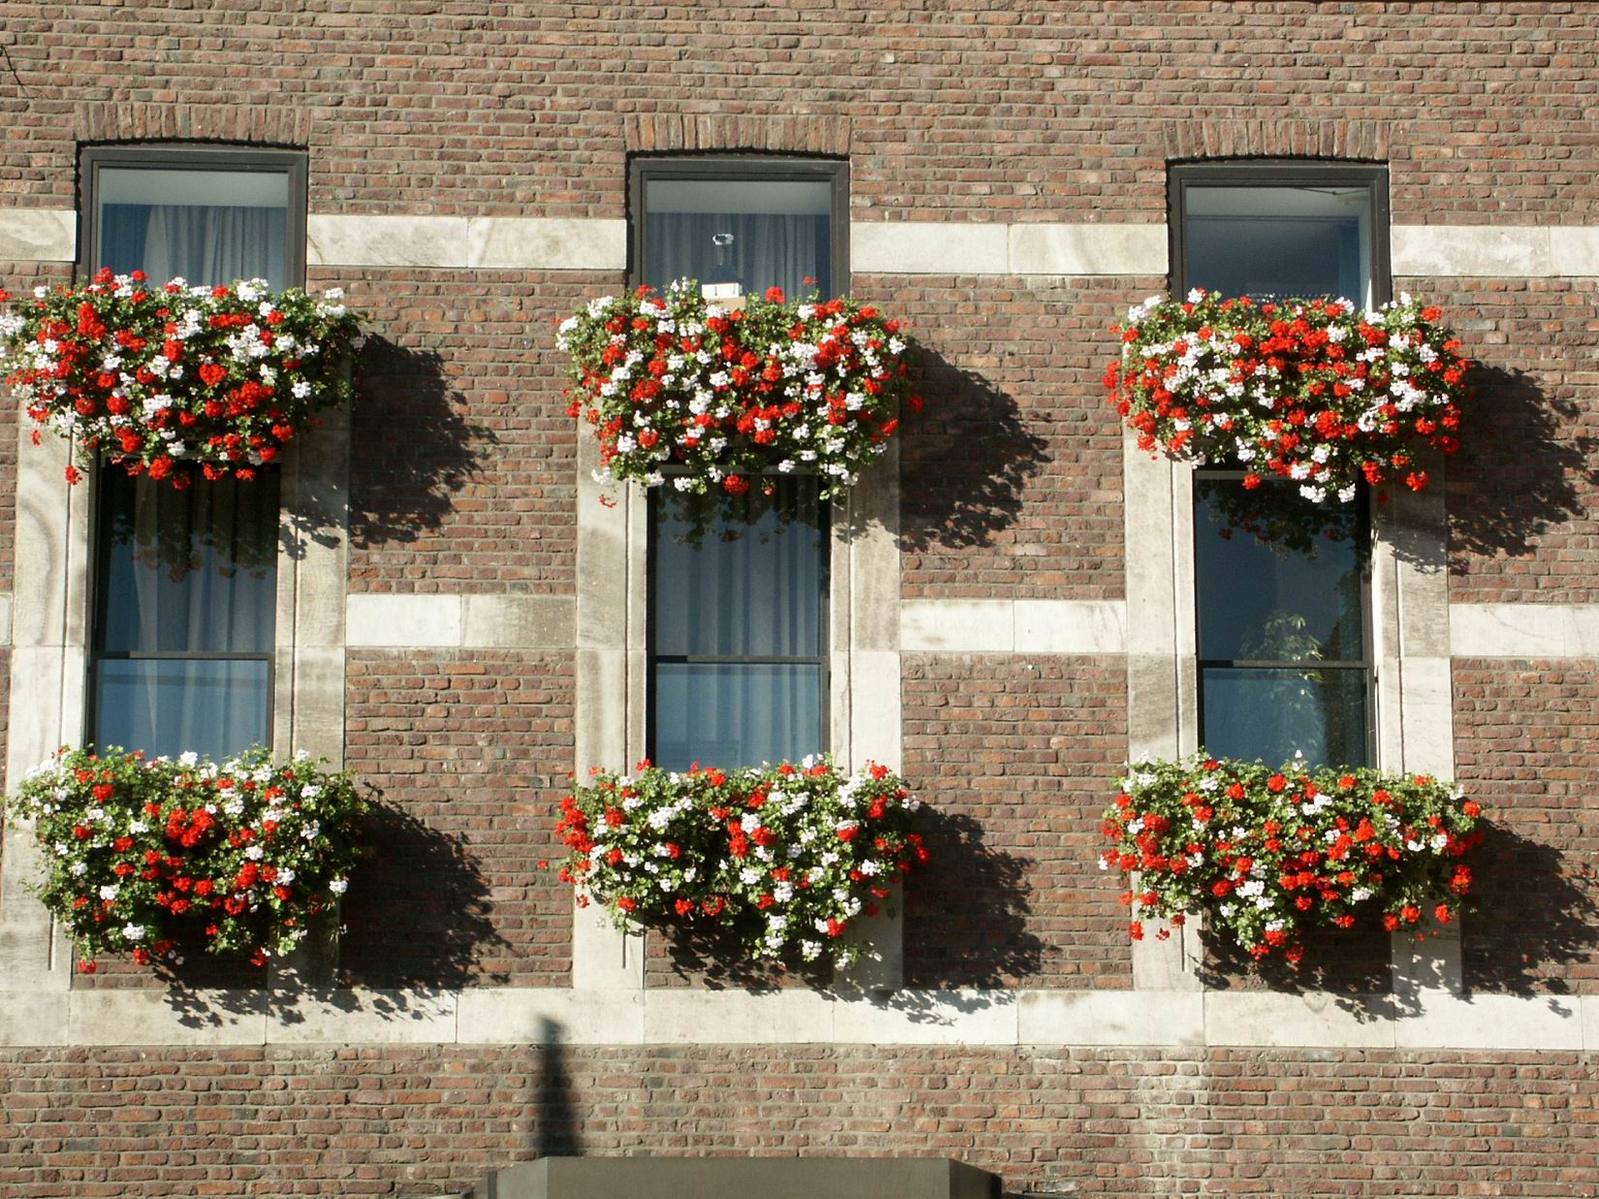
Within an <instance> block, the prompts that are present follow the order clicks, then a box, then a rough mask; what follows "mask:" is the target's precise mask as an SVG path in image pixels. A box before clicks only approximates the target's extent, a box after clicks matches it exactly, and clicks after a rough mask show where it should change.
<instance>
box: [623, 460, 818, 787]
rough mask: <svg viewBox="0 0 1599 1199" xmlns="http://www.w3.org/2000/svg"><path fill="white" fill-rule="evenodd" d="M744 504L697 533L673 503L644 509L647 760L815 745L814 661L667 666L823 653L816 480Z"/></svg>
mask: <svg viewBox="0 0 1599 1199" xmlns="http://www.w3.org/2000/svg"><path fill="white" fill-rule="evenodd" d="M725 502H726V501H719V503H725ZM749 507H750V501H748V500H745V501H742V502H736V503H732V504H729V506H728V508H727V509H724V510H723V511H722V518H721V519H718V520H716V521H715V522H713V523H711V524H710V527H708V528H707V527H703V525H699V524H697V523H696V521H695V520H694V519H693V513H692V511H691V508H692V503H691V502H690V501H685V500H683V499H682V498H681V497H678V496H676V495H675V494H670V493H669V494H663V495H661V496H660V498H659V499H658V500H657V502H656V504H655V506H654V510H653V521H652V532H653V552H654V574H653V576H652V578H651V595H650V620H651V625H650V628H651V635H652V638H653V642H652V647H653V653H654V655H655V658H656V661H655V663H654V683H655V688H654V691H655V695H654V702H655V711H654V728H655V753H656V755H657V757H658V758H659V760H660V761H661V763H662V764H663V765H666V766H670V767H675V768H682V767H684V766H687V765H688V764H689V763H690V762H692V761H694V760H696V759H698V760H699V761H701V762H703V763H705V764H706V765H708V766H711V765H714V766H724V767H731V766H743V765H753V764H755V763H758V762H761V761H764V760H773V761H775V760H778V759H780V758H796V757H800V756H803V755H805V754H808V753H816V752H819V751H820V750H822V749H824V748H825V747H826V734H825V730H824V729H823V728H822V719H821V716H822V706H823V704H822V699H823V696H822V687H823V682H824V679H825V672H824V671H823V669H822V667H821V665H820V664H819V663H818V662H815V661H811V662H806V661H803V660H800V661H794V660H790V661H776V662H773V661H743V662H740V661H733V662H705V661H688V662H684V661H680V660H674V659H682V658H706V657H715V658H747V659H772V658H778V659H784V658H786V659H805V658H811V659H816V658H819V657H821V655H822V654H823V653H824V652H825V650H826V634H825V629H824V628H823V623H824V620H825V604H824V600H825V591H826V585H827V571H826V564H827V522H826V519H825V516H824V515H823V512H822V509H821V506H820V505H819V503H818V502H817V498H816V480H815V479H811V478H806V479H785V480H783V481H782V482H781V483H780V484H779V492H778V495H777V496H776V497H775V499H774V501H773V502H771V503H770V504H768V503H766V502H765V501H757V502H756V508H757V510H756V511H749V510H748V509H749ZM780 514H781V516H786V517H787V519H786V520H784V519H781V517H780ZM696 531H697V533H698V536H696V535H695V533H696Z"/></svg>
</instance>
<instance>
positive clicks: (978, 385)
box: [900, 346, 1049, 553]
mask: <svg viewBox="0 0 1599 1199" xmlns="http://www.w3.org/2000/svg"><path fill="white" fill-rule="evenodd" d="M914 369H915V370H916V371H917V372H918V374H919V376H920V378H919V380H918V384H919V387H920V390H921V393H922V394H923V396H925V398H926V402H927V406H926V409H925V411H924V412H923V414H922V415H921V416H919V417H915V418H912V419H910V420H907V422H906V424H905V427H904V431H903V433H902V437H903V441H902V443H901V448H900V477H901V479H902V480H905V481H907V485H906V486H905V490H904V498H903V500H902V501H901V504H900V520H901V522H902V523H901V530H900V545H901V548H902V549H904V550H906V551H910V552H916V553H925V552H927V551H929V550H932V549H934V548H943V549H959V548H962V547H970V546H987V545H991V544H992V543H993V537H994V534H996V533H998V532H1000V531H1002V530H1004V529H1006V528H1008V527H1009V526H1010V525H1011V524H1013V523H1014V522H1015V520H1016V518H1017V517H1018V516H1019V515H1020V513H1021V510H1022V492H1023V491H1024V490H1025V488H1026V486H1027V483H1028V480H1030V479H1032V478H1033V477H1035V476H1036V475H1037V474H1039V472H1040V471H1042V470H1043V468H1044V464H1045V463H1046V462H1047V461H1048V460H1049V448H1048V445H1047V443H1046V442H1045V441H1044V439H1043V438H1042V437H1040V436H1039V435H1038V434H1037V433H1035V432H1034V431H1033V430H1032V428H1031V427H1030V426H1029V425H1028V423H1027V421H1026V420H1025V419H1024V417H1023V416H1022V412H1021V408H1020V407H1019V406H1018V404H1017V403H1016V399H1015V397H1013V396H1012V395H1010V394H1009V393H1008V392H1005V391H1002V390H1000V389H999V388H998V387H996V386H995V385H994V384H993V383H991V382H989V381H988V380H987V379H985V378H983V376H981V375H979V374H978V373H977V372H975V371H969V370H963V369H962V368H961V367H959V366H956V365H955V364H954V363H952V362H950V361H949V360H948V359H946V358H944V357H943V356H942V355H940V354H939V353H938V352H937V351H935V350H932V349H929V348H928V347H926V346H921V347H919V348H918V351H917V354H916V358H915V362H914Z"/></svg>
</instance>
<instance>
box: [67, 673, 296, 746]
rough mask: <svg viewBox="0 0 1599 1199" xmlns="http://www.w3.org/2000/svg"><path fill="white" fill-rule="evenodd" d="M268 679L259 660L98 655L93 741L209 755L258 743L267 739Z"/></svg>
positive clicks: (269, 689) (268, 713) (268, 714)
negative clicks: (100, 657) (137, 657)
mask: <svg viewBox="0 0 1599 1199" xmlns="http://www.w3.org/2000/svg"><path fill="white" fill-rule="evenodd" d="M270 683H271V675H270V672H269V671H268V664H267V663H266V662H264V661H260V660H256V661H246V662H239V661H228V660H226V659H215V658H210V659H195V658H189V659H173V658H166V659H153V660H152V659H140V660H134V661H127V660H119V659H109V660H108V659H102V660H101V661H100V662H99V663H97V665H96V667H95V697H94V712H95V722H94V723H95V729H94V742H95V744H96V745H100V746H110V745H120V746H122V747H123V748H124V749H142V750H144V751H145V752H146V753H148V754H152V755H154V754H164V755H166V756H168V757H174V756H176V755H178V754H181V753H186V752H188V751H190V750H192V751H194V752H195V753H200V754H206V755H209V756H210V757H212V758H216V759H221V758H225V757H227V756H229V755H230V754H236V753H238V752H240V751H241V750H245V749H248V748H249V747H250V746H252V745H257V744H262V745H264V744H266V743H267V742H268V741H269V740H270V739H271V730H270V728H269V727H268V725H269V718H270V715H271V710H272V703H271V700H272V696H271V685H270Z"/></svg>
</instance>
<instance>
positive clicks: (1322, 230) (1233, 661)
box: [1171, 164, 1388, 765]
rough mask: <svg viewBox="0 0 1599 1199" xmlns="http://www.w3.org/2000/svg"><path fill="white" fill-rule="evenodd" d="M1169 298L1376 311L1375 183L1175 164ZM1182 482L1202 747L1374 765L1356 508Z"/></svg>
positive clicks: (1380, 257) (1365, 542) (1225, 478)
mask: <svg viewBox="0 0 1599 1199" xmlns="http://www.w3.org/2000/svg"><path fill="white" fill-rule="evenodd" d="M1171 190H1172V196H1171V199H1172V209H1173V217H1174V219H1173V236H1174V245H1173V255H1172V261H1173V263H1174V279H1173V283H1174V290H1176V291H1177V292H1179V293H1182V292H1186V291H1188V290H1189V289H1190V288H1194V287H1203V288H1206V289H1207V290H1211V291H1219V292H1222V293H1224V294H1227V295H1244V294H1248V295H1252V296H1255V297H1257V298H1258V297H1261V296H1269V295H1279V296H1289V295H1292V296H1322V295H1332V296H1343V297H1346V298H1349V299H1352V300H1354V301H1355V302H1356V303H1357V304H1361V305H1369V304H1372V303H1376V302H1380V301H1382V300H1385V299H1386V298H1387V295H1388V278H1387V252H1386V240H1385V239H1386V233H1387V212H1386V207H1385V195H1386V174H1385V173H1384V172H1383V171H1382V170H1381V169H1379V168H1355V167H1345V168H1331V167H1326V166H1322V165H1319V164H1238V165H1225V166H1224V165H1218V164H1205V165H1203V166H1192V167H1176V168H1173V170H1172V178H1171ZM1230 465H1236V464H1217V465H1216V466H1214V467H1205V468H1201V469H1199V470H1197V471H1196V472H1195V476H1194V568H1195V582H1196V596H1195V608H1196V612H1197V619H1198V658H1199V724H1200V743H1201V744H1202V745H1204V746H1205V747H1206V749H1208V750H1209V751H1210V752H1211V753H1215V754H1222V755H1226V756H1229V757H1240V758H1246V759H1253V758H1261V759H1264V760H1265V761H1267V762H1272V763H1276V762H1281V761H1286V760H1288V759H1289V758H1291V757H1293V755H1294V754H1295V753H1299V754H1303V755H1304V757H1305V758H1306V759H1307V760H1308V761H1310V762H1312V763H1318V764H1319V763H1328V764H1332V763H1336V764H1340V765H1360V764H1364V763H1366V762H1368V761H1370V759H1371V757H1372V753H1373V736H1372V727H1373V719H1372V718H1373V706H1374V690H1373V682H1374V674H1373V669H1372V653H1371V630H1370V621H1369V617H1368V613H1369V610H1370V603H1369V576H1370V564H1369V545H1370V540H1371V523H1370V516H1369V508H1368V503H1367V497H1366V496H1365V495H1361V496H1360V497H1359V498H1358V501H1357V502H1356V503H1354V504H1350V505H1330V506H1329V505H1316V504H1312V503H1311V502H1310V501H1309V500H1306V499H1304V498H1303V497H1301V496H1300V495H1299V493H1298V488H1297V486H1296V485H1295V484H1293V483H1292V482H1288V481H1281V480H1273V481H1268V482H1266V483H1264V484H1263V485H1262V486H1261V487H1260V488H1258V489H1257V490H1255V491H1254V492H1246V491H1245V490H1244V489H1243V488H1242V487H1241V486H1240V485H1239V479H1240V478H1241V476H1242V473H1243V472H1242V471H1241V470H1237V469H1229V466H1230Z"/></svg>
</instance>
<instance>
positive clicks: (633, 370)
mask: <svg viewBox="0 0 1599 1199" xmlns="http://www.w3.org/2000/svg"><path fill="white" fill-rule="evenodd" d="M741 299H743V301H744V302H742V303H739V304H735V303H734V302H733V301H731V300H730V299H729V300H722V299H713V300H707V299H706V298H705V296H704V295H703V294H702V292H701V289H700V287H699V285H698V284H697V283H695V282H693V281H692V280H687V279H683V280H679V281H678V282H676V283H674V284H672V285H671V286H670V287H669V288H667V289H666V291H665V292H664V293H662V294H657V293H655V292H654V291H653V290H651V289H649V288H640V289H639V290H638V291H636V292H633V293H631V294H628V295H624V296H620V297H613V296H604V297H601V298H600V299H597V300H593V301H591V302H590V303H589V304H588V305H586V306H585V307H584V308H583V310H582V311H581V312H579V313H577V314H576V315H575V316H572V317H569V318H568V319H567V320H565V321H563V322H562V323H561V327H560V331H559V333H558V335H557V342H558V344H559V345H560V347H561V348H562V349H563V350H566V351H567V352H568V353H570V354H571V357H572V365H571V377H572V384H573V385H572V389H571V392H570V396H571V406H570V407H569V409H568V415H570V416H572V417H575V418H579V419H581V420H585V421H587V422H588V424H590V425H591V426H592V427H593V429H594V432H595V436H596V437H597V438H598V440H599V446H600V478H601V480H602V481H609V480H613V479H614V480H622V481H632V482H635V483H639V484H642V485H644V486H646V487H654V486H659V485H661V484H663V483H665V482H666V481H667V479H668V478H670V479H671V483H672V486H674V487H676V488H678V489H679V490H682V491H689V492H693V493H696V494H706V493H709V492H715V491H718V490H720V491H725V492H727V493H728V494H730V495H742V494H744V493H746V492H748V491H749V489H750V487H751V485H752V483H755V482H757V481H759V480H760V479H761V477H762V476H763V475H769V474H790V473H792V474H815V475H817V476H818V477H819V478H820V494H821V497H822V498H823V499H830V498H839V497H841V496H843V495H844V494H845V493H846V492H847V491H848V489H849V488H850V487H851V486H853V485H854V483H855V482H856V479H857V478H858V477H859V473H860V471H861V469H862V468H863V467H865V466H866V465H867V464H868V463H870V462H871V461H872V460H873V459H874V458H876V457H877V456H878V455H880V454H882V453H883V450H884V448H885V445H886V443H887V441H888V439H889V438H890V437H892V436H893V435H894V433H895V431H896V430H897V429H898V427H899V415H900V408H901V403H902V401H903V403H904V404H906V405H908V406H909V407H910V408H912V409H913V410H920V408H921V400H920V399H919V398H918V397H916V396H915V395H913V394H911V391H910V381H909V374H910V371H909V367H908V365H907V363H906V354H907V353H908V352H909V350H910V348H911V341H910V339H909V338H908V337H907V336H906V334H905V332H904V330H903V328H902V327H901V324H900V322H898V321H895V320H891V319H888V318H886V317H884V316H883V315H882V314H881V313H880V312H878V310H877V309H876V308H873V307H870V306H867V305H863V304H860V303H858V302H857V301H855V300H851V299H836V300H826V301H821V300H815V299H813V300H809V301H805V302H798V303H796V302H792V301H789V300H787V299H785V298H784V296H783V293H782V291H781V290H779V289H777V288H772V289H771V290H769V291H768V292H767V293H766V295H765V296H764V297H741ZM767 486H770V483H768V484H767Z"/></svg>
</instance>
